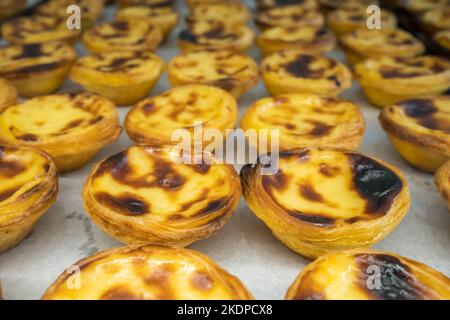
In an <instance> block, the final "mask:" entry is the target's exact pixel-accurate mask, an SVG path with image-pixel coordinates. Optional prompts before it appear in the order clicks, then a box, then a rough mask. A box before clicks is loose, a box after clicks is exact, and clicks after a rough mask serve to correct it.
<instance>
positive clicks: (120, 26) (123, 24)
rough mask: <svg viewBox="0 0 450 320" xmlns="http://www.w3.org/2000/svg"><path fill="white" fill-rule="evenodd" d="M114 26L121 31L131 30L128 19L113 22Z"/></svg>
mask: <svg viewBox="0 0 450 320" xmlns="http://www.w3.org/2000/svg"><path fill="white" fill-rule="evenodd" d="M112 26H113V28H114V29H116V30H119V31H127V30H129V26H130V25H129V24H128V22H126V21H115V22H113V24H112Z"/></svg>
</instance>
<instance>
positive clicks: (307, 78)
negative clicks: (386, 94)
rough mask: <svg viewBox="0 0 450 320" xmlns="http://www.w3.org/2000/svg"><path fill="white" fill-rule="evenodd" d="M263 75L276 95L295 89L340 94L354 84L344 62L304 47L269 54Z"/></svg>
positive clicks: (320, 93) (269, 88)
mask: <svg viewBox="0 0 450 320" xmlns="http://www.w3.org/2000/svg"><path fill="white" fill-rule="evenodd" d="M261 75H262V78H263V80H264V83H265V85H266V87H267V90H268V91H269V92H270V94H271V95H273V96H278V95H282V94H286V93H296V92H303V93H313V94H318V95H322V96H337V95H339V94H340V93H341V92H343V91H344V90H346V89H349V88H350V87H351V79H352V74H351V72H350V70H349V69H348V68H347V67H346V66H345V65H344V64H343V63H340V62H338V61H336V60H333V59H331V58H327V57H324V56H321V55H316V54H309V53H304V52H303V51H302V50H285V51H278V52H276V53H274V54H272V55H270V56H268V57H266V58H265V59H264V60H263V61H262V62H261Z"/></svg>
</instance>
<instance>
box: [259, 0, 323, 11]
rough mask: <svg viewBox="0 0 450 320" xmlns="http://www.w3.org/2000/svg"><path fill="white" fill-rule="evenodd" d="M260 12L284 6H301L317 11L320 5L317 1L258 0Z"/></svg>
mask: <svg viewBox="0 0 450 320" xmlns="http://www.w3.org/2000/svg"><path fill="white" fill-rule="evenodd" d="M256 3H257V5H258V9H259V10H266V9H270V8H274V7H282V6H300V7H304V8H305V9H309V10H317V9H318V5H317V2H316V1H315V0H257V1H256Z"/></svg>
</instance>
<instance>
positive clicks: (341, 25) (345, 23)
mask: <svg viewBox="0 0 450 320" xmlns="http://www.w3.org/2000/svg"><path fill="white" fill-rule="evenodd" d="M369 17H370V14H369V13H367V8H364V7H362V8H357V9H354V10H348V9H338V10H335V11H332V12H330V13H329V14H328V15H327V24H328V27H329V28H330V29H331V30H333V32H334V33H336V34H337V35H343V34H344V33H347V32H351V31H353V30H355V29H358V28H367V19H368V18H369ZM396 27H397V18H396V17H395V15H394V14H393V13H391V12H390V11H387V10H384V9H382V10H381V28H382V29H395V28H396Z"/></svg>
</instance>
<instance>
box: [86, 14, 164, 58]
mask: <svg viewBox="0 0 450 320" xmlns="http://www.w3.org/2000/svg"><path fill="white" fill-rule="evenodd" d="M162 39H163V35H162V32H161V30H160V29H159V28H158V27H156V26H153V25H152V24H150V23H149V22H148V21H146V20H142V19H136V20H122V21H115V22H109V23H103V24H100V25H97V26H96V27H94V28H93V29H90V30H88V31H86V32H85V33H84V35H83V43H84V45H85V46H86V48H87V49H88V50H89V51H90V52H92V53H102V52H111V51H153V50H155V49H156V48H157V47H158V45H159V44H160V43H161V41H162Z"/></svg>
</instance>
